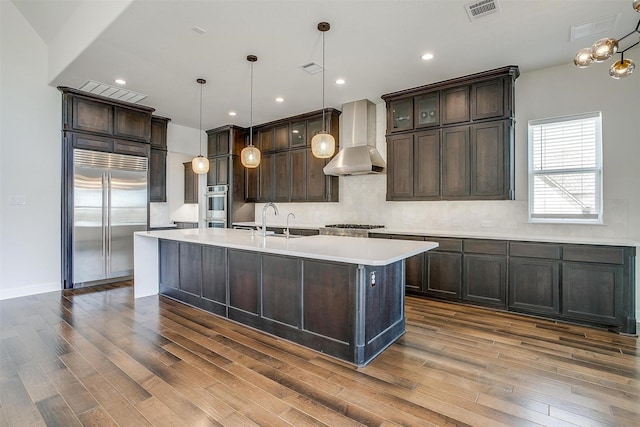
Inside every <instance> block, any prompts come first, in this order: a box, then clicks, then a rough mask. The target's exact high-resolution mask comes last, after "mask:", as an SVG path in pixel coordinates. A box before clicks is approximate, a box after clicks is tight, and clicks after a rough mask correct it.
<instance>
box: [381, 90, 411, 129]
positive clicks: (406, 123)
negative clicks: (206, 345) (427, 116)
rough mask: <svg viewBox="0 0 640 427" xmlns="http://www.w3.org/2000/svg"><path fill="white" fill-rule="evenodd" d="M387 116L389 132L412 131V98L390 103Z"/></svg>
mask: <svg viewBox="0 0 640 427" xmlns="http://www.w3.org/2000/svg"><path fill="white" fill-rule="evenodd" d="M388 114H389V116H388V118H387V123H388V124H387V126H388V127H389V132H399V131H403V130H409V129H413V98H407V99H399V100H397V101H391V103H390V105H389V108H388Z"/></svg>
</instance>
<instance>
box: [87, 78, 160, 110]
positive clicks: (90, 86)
mask: <svg viewBox="0 0 640 427" xmlns="http://www.w3.org/2000/svg"><path fill="white" fill-rule="evenodd" d="M79 89H80V90H82V91H85V92H89V93H93V94H94V95H100V96H106V97H107V98H113V99H117V100H118V101H124V102H130V103H132V104H135V103H136V102H139V101H142V100H143V99H145V98H146V97H147V95H143V94H141V93H137V92H133V91H130V90H126V89H122V88H121V87H117V86H112V85H108V84H106V83H100V82H96V81H93V80H89V81H88V82H86V83H85V84H83V85H82V86H81V87H80V88H79Z"/></svg>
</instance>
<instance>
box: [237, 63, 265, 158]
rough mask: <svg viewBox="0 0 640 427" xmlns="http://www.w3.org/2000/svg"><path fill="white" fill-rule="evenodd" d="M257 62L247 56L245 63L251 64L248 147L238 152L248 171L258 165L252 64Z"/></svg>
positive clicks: (258, 153) (258, 154)
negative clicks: (254, 136)
mask: <svg viewBox="0 0 640 427" xmlns="http://www.w3.org/2000/svg"><path fill="white" fill-rule="evenodd" d="M257 60H258V57H257V56H255V55H248V56H247V61H249V62H250V63H251V95H250V100H251V101H250V113H249V146H248V147H244V148H243V149H242V151H241V152H240V161H241V162H242V166H244V167H245V168H248V169H254V168H257V167H258V165H259V164H260V150H258V148H256V147H255V146H254V145H253V63H254V62H256V61H257Z"/></svg>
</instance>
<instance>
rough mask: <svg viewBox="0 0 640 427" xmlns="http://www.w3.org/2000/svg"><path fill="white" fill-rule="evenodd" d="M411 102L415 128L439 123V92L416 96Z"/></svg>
mask: <svg viewBox="0 0 640 427" xmlns="http://www.w3.org/2000/svg"><path fill="white" fill-rule="evenodd" d="M413 104H414V109H415V119H414V123H415V127H416V128H421V127H428V126H436V125H439V124H440V92H435V93H430V94H427V95H422V96H416V97H415V98H414V101H413Z"/></svg>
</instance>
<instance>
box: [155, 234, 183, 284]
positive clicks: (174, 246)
mask: <svg viewBox="0 0 640 427" xmlns="http://www.w3.org/2000/svg"><path fill="white" fill-rule="evenodd" d="M158 251H159V260H158V264H160V278H159V280H160V284H161V285H164V286H169V287H171V288H175V289H178V283H179V279H178V242H175V241H173V240H160V241H159V242H158Z"/></svg>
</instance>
